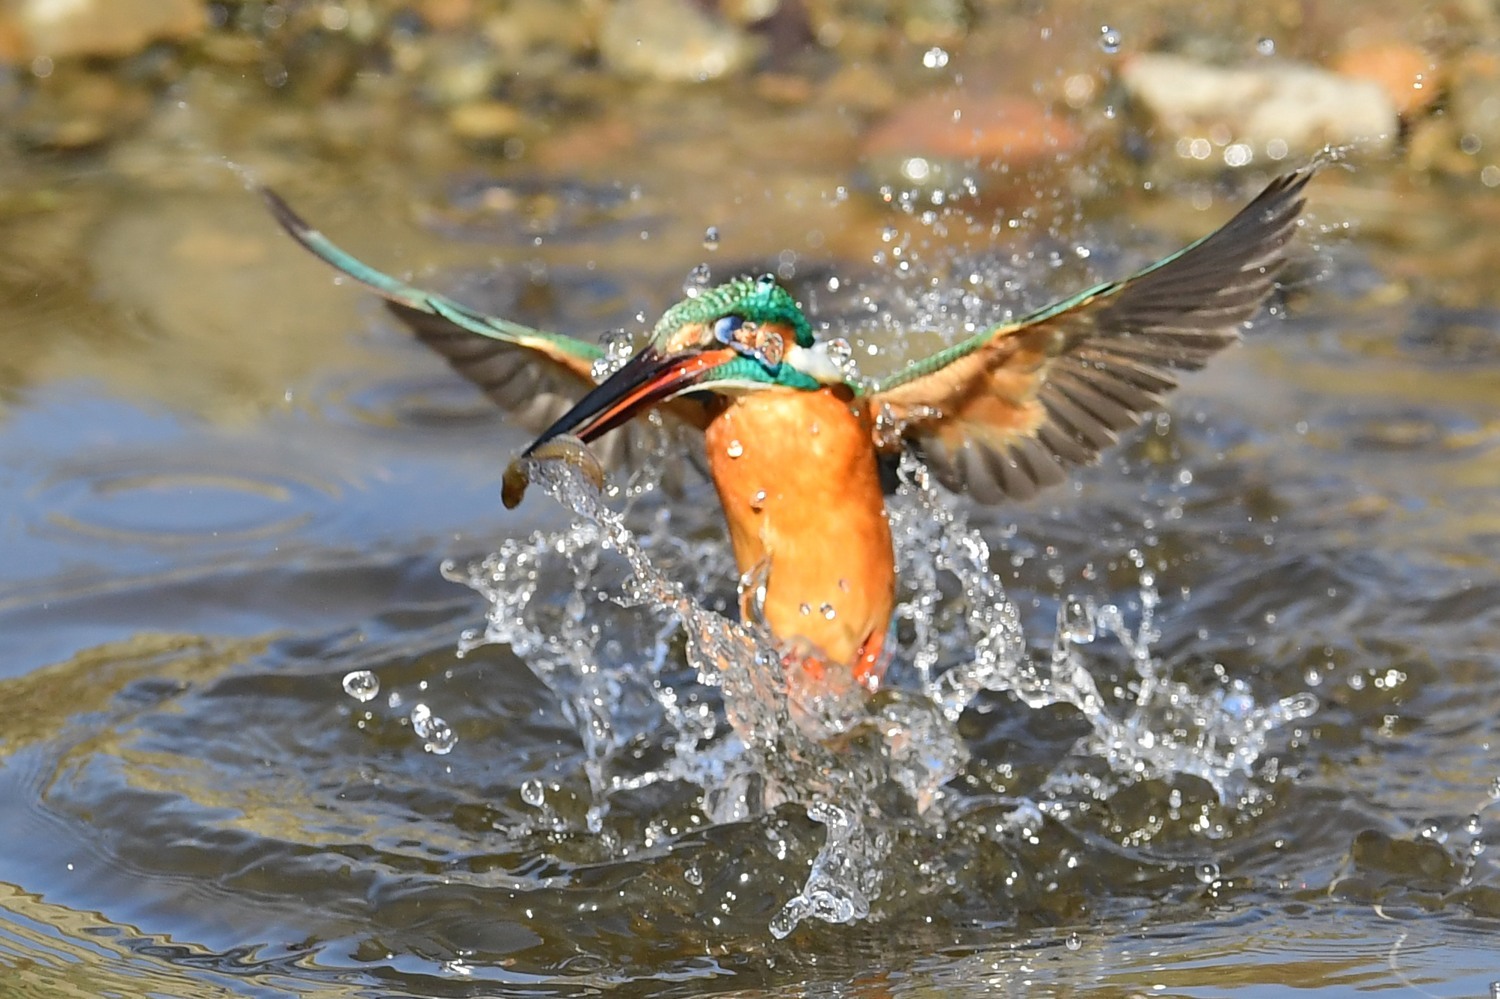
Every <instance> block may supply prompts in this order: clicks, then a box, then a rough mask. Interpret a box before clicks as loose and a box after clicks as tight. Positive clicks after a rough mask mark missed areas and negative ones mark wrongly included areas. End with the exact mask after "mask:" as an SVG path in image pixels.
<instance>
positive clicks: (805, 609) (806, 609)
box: [797, 604, 812, 614]
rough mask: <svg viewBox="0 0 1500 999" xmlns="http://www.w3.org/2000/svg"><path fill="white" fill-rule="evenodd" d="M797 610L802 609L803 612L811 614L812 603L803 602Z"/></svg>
mask: <svg viewBox="0 0 1500 999" xmlns="http://www.w3.org/2000/svg"><path fill="white" fill-rule="evenodd" d="M797 610H799V611H801V612H802V613H803V614H811V613H812V604H801V605H799V606H798V608H797Z"/></svg>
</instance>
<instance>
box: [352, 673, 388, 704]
mask: <svg viewBox="0 0 1500 999" xmlns="http://www.w3.org/2000/svg"><path fill="white" fill-rule="evenodd" d="M344 693H346V694H348V695H349V696H350V697H352V698H354V699H355V700H356V701H359V702H360V703H364V702H365V701H373V700H374V699H375V696H376V695H377V694H379V693H380V678H379V677H377V676H376V675H375V674H374V673H371V672H370V671H369V670H367V669H357V670H355V671H354V672H353V673H345V674H344Z"/></svg>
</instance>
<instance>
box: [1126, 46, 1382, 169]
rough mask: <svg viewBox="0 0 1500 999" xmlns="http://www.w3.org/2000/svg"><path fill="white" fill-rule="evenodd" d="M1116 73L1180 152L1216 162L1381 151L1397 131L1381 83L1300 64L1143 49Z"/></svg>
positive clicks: (1238, 163)
mask: <svg viewBox="0 0 1500 999" xmlns="http://www.w3.org/2000/svg"><path fill="white" fill-rule="evenodd" d="M1121 79H1122V82H1123V83H1124V86H1125V88H1126V91H1127V92H1128V93H1129V95H1130V97H1131V98H1132V99H1133V100H1134V101H1135V102H1136V103H1137V104H1138V105H1139V106H1140V107H1142V108H1143V109H1144V110H1145V111H1146V112H1147V113H1148V114H1149V115H1150V116H1151V117H1152V118H1153V119H1154V120H1155V122H1156V124H1157V125H1158V126H1159V127H1160V128H1161V129H1162V130H1163V131H1164V132H1165V133H1166V134H1167V136H1168V137H1169V138H1171V139H1172V140H1174V141H1175V143H1176V148H1177V150H1178V153H1179V155H1180V156H1181V157H1182V158H1183V159H1187V160H1196V161H1201V162H1204V163H1205V164H1206V165H1211V166H1214V167H1215V168H1217V167H1221V166H1224V165H1228V166H1244V165H1247V164H1248V163H1250V162H1251V161H1253V160H1257V159H1261V158H1262V157H1264V156H1266V155H1270V157H1271V158H1272V159H1281V158H1284V157H1286V156H1288V155H1291V156H1294V157H1302V156H1307V155H1310V154H1311V153H1313V152H1315V151H1317V150H1318V149H1320V148H1322V147H1323V146H1325V145H1335V146H1343V145H1351V146H1356V147H1358V148H1359V149H1361V150H1363V151H1366V152H1383V151H1386V150H1389V149H1390V148H1392V147H1393V146H1394V145H1395V142H1396V139H1397V135H1398V132H1399V130H1400V122H1399V121H1398V120H1397V114H1396V105H1395V103H1394V102H1393V101H1392V100H1391V98H1390V96H1389V95H1388V94H1387V93H1386V92H1385V89H1384V88H1383V87H1382V86H1381V85H1380V84H1379V83H1375V82H1373V81H1371V80H1359V79H1350V78H1348V77H1344V76H1340V75H1339V74H1337V73H1333V72H1330V71H1328V70H1325V69H1320V68H1318V67H1315V66H1311V65H1307V64H1305V63H1297V62H1290V61H1285V62H1270V63H1263V64H1257V65H1256V66H1253V67H1245V68H1231V69H1226V68H1221V67H1216V66H1209V65H1206V64H1204V63H1200V62H1196V61H1194V60H1191V59H1186V58H1183V57H1181V56H1175V55H1160V54H1145V55H1139V56H1135V57H1134V58H1132V59H1130V60H1129V61H1128V62H1126V64H1125V65H1124V67H1123V70H1122V73H1121Z"/></svg>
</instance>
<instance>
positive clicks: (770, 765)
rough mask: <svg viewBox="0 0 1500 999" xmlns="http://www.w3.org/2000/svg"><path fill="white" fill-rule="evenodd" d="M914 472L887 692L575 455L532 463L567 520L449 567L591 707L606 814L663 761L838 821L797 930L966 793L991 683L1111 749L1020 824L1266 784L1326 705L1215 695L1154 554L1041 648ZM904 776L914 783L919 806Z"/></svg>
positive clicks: (563, 688) (862, 897)
mask: <svg viewBox="0 0 1500 999" xmlns="http://www.w3.org/2000/svg"><path fill="white" fill-rule="evenodd" d="M901 473H902V485H901V487H900V490H899V492H898V493H897V495H896V496H894V497H893V498H892V501H891V503H890V516H891V524H892V530H893V534H894V536H895V539H896V545H897V551H898V560H899V570H900V578H901V581H902V590H901V592H900V594H899V597H900V601H899V605H898V608H897V618H898V624H899V627H898V629H897V634H898V635H900V636H903V637H902V638H901V639H900V640H898V641H897V643H896V645H897V647H896V657H897V666H896V668H894V669H893V671H892V674H891V676H892V678H893V680H894V683H893V686H892V689H888V690H886V691H883V692H882V694H881V695H879V696H877V697H876V698H874V699H870V698H868V697H867V696H865V695H864V693H863V692H862V691H860V690H857V689H855V688H854V686H853V685H852V684H851V685H850V687H849V688H848V689H845V690H839V689H833V690H830V689H827V688H826V687H819V688H816V689H813V688H811V687H809V686H806V685H803V684H800V683H799V682H798V678H797V670H796V668H795V666H792V668H790V669H789V668H788V666H787V664H786V662H785V661H784V657H783V653H782V650H781V649H779V648H778V647H777V644H776V642H775V640H774V639H773V638H772V636H771V635H770V633H769V632H768V631H767V630H766V629H765V628H764V626H763V625H762V624H761V623H760V622H759V621H758V620H757V618H756V615H755V613H754V607H755V600H754V593H755V591H756V590H757V588H760V587H763V586H764V583H765V578H764V575H763V571H758V572H752V573H750V574H748V576H747V578H745V579H743V580H741V588H742V591H745V590H748V591H749V593H750V596H751V599H750V600H748V601H747V603H748V605H749V606H750V608H751V612H750V613H749V615H748V620H745V621H735V620H731V619H729V618H728V617H726V616H724V615H722V614H720V613H718V612H716V611H715V610H713V609H711V608H710V607H708V606H705V604H704V603H703V602H702V601H700V600H698V599H695V597H694V596H693V594H701V593H705V592H712V590H713V588H714V587H715V585H716V584H717V583H718V582H719V581H722V580H723V579H724V578H726V577H727V576H728V575H729V574H730V573H732V572H733V568H732V562H731V560H730V557H729V554H728V552H727V550H725V549H724V547H723V545H722V543H719V542H701V541H700V542H692V541H688V540H684V539H682V538H680V537H677V536H675V535H674V534H673V533H672V532H671V531H670V530H669V529H668V528H669V524H668V521H667V519H666V517H665V515H663V516H662V517H659V518H658V519H657V520H656V521H655V522H654V524H653V525H652V526H651V527H649V528H648V529H646V530H644V531H642V532H641V533H639V534H638V533H637V532H636V531H632V530H631V529H630V528H629V527H628V526H627V524H626V520H627V514H625V513H620V512H616V511H614V510H612V509H610V507H609V506H607V505H606V504H605V502H604V499H603V497H602V496H601V495H600V493H599V491H598V490H597V489H595V488H594V487H593V485H592V484H590V483H589V482H588V481H586V480H585V479H584V478H583V477H582V476H580V475H578V474H577V473H576V471H575V470H574V469H572V468H571V467H569V466H566V465H564V464H562V463H547V464H538V465H536V466H534V467H533V468H532V470H531V474H532V479H533V482H534V484H536V485H539V486H541V487H542V488H543V489H545V490H546V491H547V492H548V493H549V494H550V495H552V496H553V497H555V498H556V499H557V500H558V501H559V502H561V503H562V504H563V505H564V506H566V507H567V508H568V509H570V510H572V511H573V512H574V514H575V519H574V522H573V523H572V524H571V525H570V526H569V527H568V528H566V529H565V530H562V531H560V532H539V533H536V534H533V535H532V536H530V537H529V538H525V539H519V540H513V541H509V542H507V543H506V544H505V545H504V546H502V548H501V550H500V551H498V552H496V553H495V554H493V555H491V556H490V557H488V558H486V559H484V560H483V561H482V562H479V563H476V564H474V565H471V566H467V567H463V568H460V567H454V566H449V567H447V569H446V571H447V572H448V574H449V575H450V576H451V577H452V578H454V579H456V580H458V581H460V582H462V583H464V584H466V585H468V586H470V587H472V588H474V589H475V590H476V591H478V592H479V593H481V594H482V595H483V596H484V597H485V599H486V601H487V602H488V605H489V610H488V613H487V619H486V624H485V627H484V628H483V629H482V630H480V631H476V632H473V633H469V634H466V635H465V636H464V638H463V640H462V648H463V649H472V648H473V647H475V646H477V645H480V644H485V643H495V642H498V643H505V644H507V645H509V646H511V647H512V648H513V649H514V651H515V652H516V654H517V655H518V656H520V657H521V658H522V659H524V660H525V661H526V662H527V664H528V665H529V666H530V668H531V669H532V670H533V671H534V672H535V673H536V675H537V676H538V678H540V679H541V680H542V681H543V682H544V683H545V684H547V685H548V687H549V688H550V689H551V690H552V691H553V692H554V693H555V694H556V695H557V697H558V700H559V703H560V705H561V708H562V711H563V712H564V713H565V715H566V716H567V718H568V719H569V720H570V721H571V723H572V724H573V725H574V726H576V728H577V730H578V733H579V736H580V738H581V740H582V743H583V746H584V750H585V764H584V767H585V771H586V773H587V778H588V782H589V787H590V789H591V792H592V805H591V807H590V809H589V811H588V816H587V823H588V826H589V828H590V829H591V830H592V831H595V832H597V831H598V830H599V829H601V828H602V822H603V818H604V816H605V815H606V814H607V811H608V808H609V802H610V798H611V796H612V795H613V794H616V793H618V792H620V791H622V790H627V789H632V788H637V787H640V786H643V785H645V784H650V783H655V782H659V781H685V782H689V783H691V784H693V785H695V786H696V787H698V788H700V789H701V799H702V804H701V807H702V811H703V814H704V816H705V818H707V820H708V821H710V822H715V823H719V822H732V821H742V820H744V819H747V818H751V817H754V816H756V815H760V814H763V813H765V812H766V811H767V810H769V809H772V808H776V807H778V806H782V805H786V804H791V805H794V806H796V807H798V808H800V809H802V810H803V811H804V812H805V814H806V815H807V816H808V818H810V819H811V820H813V821H814V822H816V823H818V824H819V825H820V826H821V827H822V830H823V837H824V841H823V843H822V845H821V847H820V848H819V849H818V851H817V854H816V856H815V857H814V859H813V862H812V866H811V869H810V871H809V873H808V876H807V879H806V881H805V883H804V884H803V886H802V889H801V891H800V892H798V893H797V894H796V895H795V896H794V897H792V898H791V899H789V900H787V901H786V903H785V904H784V906H783V907H782V909H781V910H780V911H779V912H778V913H777V914H776V916H775V917H774V918H773V919H772V921H771V924H770V930H771V932H772V933H773V935H775V936H778V937H781V936H785V935H786V934H789V933H791V932H792V931H793V929H795V928H796V926H797V925H798V924H799V923H800V922H801V921H803V920H806V919H818V920H825V921H828V922H835V923H846V922H851V921H854V920H859V919H862V918H865V917H867V916H868V915H869V914H870V912H871V904H872V903H873V902H874V901H876V900H877V899H878V898H879V897H880V890H881V880H882V875H881V872H882V869H883V862H884V861H885V860H886V859H887V858H888V856H889V853H890V849H891V846H890V838H891V830H892V829H895V828H898V827H900V826H903V825H907V826H909V825H910V824H911V823H912V822H916V823H919V824H920V823H923V822H925V823H928V824H930V825H932V826H933V827H934V828H938V827H940V826H941V823H942V822H943V821H944V816H945V815H946V814H947V813H948V812H949V811H951V809H949V808H947V807H945V806H946V805H948V804H956V803H955V802H954V798H955V796H956V795H957V792H956V791H955V790H954V789H952V788H950V787H948V786H947V785H948V784H949V782H950V781H951V780H952V778H953V777H954V776H955V775H956V774H957V773H959V771H960V770H961V768H962V767H963V766H964V765H965V763H966V762H967V760H968V751H967V749H966V747H965V745H964V742H963V739H962V738H961V737H960V735H959V733H958V729H957V721H958V718H959V716H960V715H961V714H962V713H963V711H964V710H965V708H966V707H968V706H969V705H970V704H971V703H972V702H973V701H974V699H975V698H976V697H977V696H978V695H979V694H980V693H981V692H983V691H993V692H1001V693H1004V694H1009V695H1010V696H1013V697H1015V698H1017V699H1019V700H1020V701H1022V702H1024V703H1025V704H1027V705H1029V706H1032V707H1036V708H1040V707H1045V706H1048V705H1055V704H1066V705H1071V706H1072V707H1074V708H1075V709H1076V710H1077V711H1078V712H1079V713H1080V714H1081V715H1082V717H1083V718H1084V719H1086V720H1087V722H1088V724H1089V732H1088V734H1087V735H1085V736H1084V737H1083V739H1081V740H1080V742H1079V744H1078V745H1077V746H1076V747H1075V748H1074V753H1073V756H1074V757H1085V758H1094V759H1102V760H1103V761H1105V762H1106V763H1107V764H1108V774H1109V776H1108V777H1106V778H1102V779H1101V778H1100V777H1099V776H1098V775H1097V773H1095V772H1091V773H1090V774H1089V775H1088V776H1087V778H1086V779H1084V778H1082V777H1081V775H1080V774H1079V773H1077V772H1074V771H1072V770H1069V769H1067V768H1061V769H1060V770H1059V771H1058V772H1057V773H1055V774H1053V775H1052V777H1051V778H1050V779H1049V780H1048V781H1047V782H1046V784H1045V785H1044V787H1043V788H1042V789H1041V791H1040V792H1038V794H1037V798H1036V800H1022V801H1019V802H1016V803H1015V809H1014V817H1015V820H1016V821H1017V822H1025V821H1028V820H1031V821H1034V820H1035V819H1036V818H1037V817H1038V808H1039V806H1040V807H1046V808H1047V810H1048V811H1049V812H1051V813H1052V814H1054V815H1057V814H1065V810H1066V809H1065V805H1066V803H1067V802H1068V801H1070V800H1076V799H1077V798H1078V796H1080V795H1084V796H1090V797H1095V798H1102V797H1104V796H1106V795H1107V794H1109V793H1111V792H1112V791H1113V790H1114V789H1115V788H1117V787H1118V786H1121V785H1123V784H1125V783H1129V782H1132V781H1138V780H1143V779H1149V778H1163V777H1171V776H1173V775H1184V774H1188V775H1192V776H1195V777H1198V778H1201V779H1202V780H1204V781H1206V782H1208V784H1209V785H1211V786H1212V787H1213V788H1214V790H1215V791H1216V792H1217V793H1218V795H1219V797H1220V799H1221V800H1225V801H1229V800H1232V799H1235V798H1237V797H1238V796H1239V795H1241V794H1243V793H1245V790H1246V788H1247V787H1249V786H1250V784H1251V781H1252V777H1253V773H1254V767H1255V765H1256V762H1257V760H1258V759H1259V758H1260V756H1261V755H1262V753H1263V752H1264V750H1265V747H1266V742H1267V739H1268V737H1269V735H1270V733H1271V732H1272V730H1273V729H1274V728H1276V727H1277V726H1278V725H1282V724H1285V723H1287V722H1289V721H1292V720H1295V719H1299V718H1304V717H1307V716H1308V715H1309V714H1311V713H1312V711H1313V709H1314V707H1315V702H1314V700H1313V699H1312V698H1311V697H1310V696H1307V695H1303V696H1298V697H1291V698H1286V699H1284V700H1281V701H1278V702H1275V703H1273V704H1270V705H1261V704H1258V703H1257V702H1256V701H1255V700H1254V699H1253V697H1252V696H1251V694H1250V692H1249V691H1248V690H1247V689H1246V688H1245V686H1244V685H1243V684H1239V683H1229V684H1227V685H1225V686H1224V687H1223V688H1222V689H1217V690H1213V691H1210V692H1209V693H1207V694H1204V693H1201V692H1198V691H1195V690H1193V689H1191V688H1189V687H1188V686H1187V685H1185V684H1183V683H1179V682H1175V681H1173V680H1172V679H1171V678H1170V677H1168V676H1164V675H1162V667H1161V665H1160V664H1159V663H1158V662H1157V660H1156V659H1155V658H1154V657H1153V655H1152V653H1151V642H1152V640H1153V638H1154V637H1155V634H1156V632H1155V613H1156V606H1157V597H1156V591H1155V588H1154V580H1153V579H1152V578H1151V576H1150V574H1149V573H1146V572H1144V571H1143V572H1142V584H1141V613H1140V620H1139V621H1138V623H1137V624H1136V626H1135V627H1134V628H1133V629H1132V628H1130V627H1129V626H1128V625H1127V623H1126V620H1125V615H1124V613H1123V612H1121V610H1120V609H1119V608H1117V607H1115V606H1114V605H1104V606H1098V607H1096V606H1095V605H1094V603H1093V602H1092V601H1091V600H1089V599H1087V598H1083V599H1075V598H1070V599H1068V600H1065V601H1064V602H1063V604H1062V607H1061V609H1060V610H1059V613H1058V623H1057V630H1056V634H1055V635H1054V636H1053V637H1052V641H1051V643H1050V648H1049V649H1047V650H1045V651H1043V652H1041V653H1038V652H1037V651H1036V650H1034V649H1032V648H1030V647H1029V646H1028V644H1027V642H1026V640H1025V637H1024V636H1023V634H1022V629H1021V624H1020V619H1019V615H1018V613H1017V611H1016V608H1015V606H1014V605H1013V604H1012V603H1011V602H1010V601H1009V600H1008V599H1007V598H1006V596H1005V593H1004V591H1003V588H1002V586H1001V583H1000V580H999V578H998V577H997V576H996V575H995V574H994V573H993V572H992V571H991V569H990V565H989V563H990V550H989V546H988V545H987V543H986V542H985V540H984V539H983V537H982V536H981V535H980V534H979V532H978V531H977V530H976V529H974V528H973V527H971V526H969V525H968V524H967V522H966V521H965V518H964V515H963V513H962V511H961V509H960V508H959V505H958V504H957V503H956V502H955V501H954V500H952V498H950V497H948V496H947V495H946V494H944V493H942V492H940V491H939V490H937V489H935V488H934V487H933V486H932V485H931V484H930V483H929V482H928V481H927V478H926V475H925V472H924V470H923V469H922V468H921V466H920V465H918V464H916V463H915V462H913V463H909V464H907V465H904V466H903V467H902V469H901ZM648 553H649V554H648ZM560 580H565V581H566V582H565V583H560V582H559V581H560ZM559 586H562V588H563V589H564V591H565V592H564V593H563V594H562V595H561V596H559V594H558V592H557V591H558V589H559ZM945 593H946V594H949V595H948V596H944V594H945ZM953 594H957V596H956V597H955V596H953ZM606 614H607V615H620V616H622V620H628V621H633V622H635V626H636V631H635V632H634V637H635V638H636V639H638V640H634V641H624V642H622V641H614V642H611V643H603V642H601V635H603V634H605V633H609V634H611V635H614V636H618V635H620V634H621V627H620V625H619V622H617V621H615V620H614V619H613V617H611V618H610V620H609V621H608V622H607V623H606V622H605V621H604V620H603V617H604V615H606ZM1106 635H1107V636H1111V637H1113V638H1114V639H1115V640H1117V641H1118V642H1119V644H1120V647H1121V648H1123V649H1124V650H1125V653H1126V655H1127V656H1128V657H1129V664H1130V668H1131V670H1132V671H1133V674H1134V682H1133V683H1131V684H1129V685H1128V689H1129V695H1128V696H1125V697H1123V698H1122V697H1120V696H1112V697H1106V696H1105V695H1104V694H1102V693H1101V692H1100V690H1099V689H1098V687H1097V686H1096V684H1095V681H1094V678H1093V676H1092V674H1091V673H1090V672H1089V670H1088V669H1087V668H1086V666H1085V664H1084V661H1083V659H1082V657H1081V656H1080V654H1079V650H1080V647H1082V646H1087V645H1089V644H1091V643H1093V642H1095V641H1096V640H1097V639H1098V638H1099V637H1100V636H1106ZM679 637H680V638H681V639H683V644H684V645H685V649H686V659H687V665H688V666H690V667H691V669H692V671H693V672H694V673H695V674H696V681H697V685H699V689H698V690H693V689H689V688H691V687H692V686H693V685H692V684H691V682H690V681H687V680H685V679H684V677H683V675H682V674H681V673H677V674H675V675H676V677H677V682H675V683H673V682H669V680H668V674H670V673H672V671H673V670H680V669H681V665H682V664H681V662H680V661H677V660H676V658H675V654H674V652H673V650H674V649H675V648H676V647H677V646H676V639H678V638H679ZM606 646H607V647H606ZM704 688H710V689H713V690H716V691H717V693H718V695H719V697H718V700H719V701H720V702H721V704H719V705H715V704H714V703H713V701H712V699H707V698H703V697H700V696H697V694H699V693H701V692H702V690H703V689H704ZM641 733H654V736H653V737H655V738H658V739H659V740H660V741H661V742H662V743H663V744H664V745H667V746H669V747H670V748H671V750H672V754H671V756H670V757H669V758H668V760H667V762H666V763H665V764H662V765H659V766H657V767H655V768H654V769H651V770H649V771H646V772H641V771H639V770H638V769H637V770H632V769H631V766H630V764H629V763H628V762H627V761H622V760H621V759H620V756H621V753H620V751H621V749H622V748H623V747H624V746H625V745H626V744H627V743H628V742H630V740H631V739H633V738H635V737H636V736H638V735H639V734H641ZM1094 770H1095V771H1097V768H1094ZM892 788H896V789H899V794H897V795H895V796H894V799H895V800H896V801H897V802H898V805H897V806H894V809H898V810H899V812H900V814H898V813H897V811H896V810H893V806H892V804H891V802H892V800H893V795H891V794H890V793H889V791H890V789H892Z"/></svg>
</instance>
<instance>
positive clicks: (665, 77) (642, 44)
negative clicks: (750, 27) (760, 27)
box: [599, 0, 755, 83]
mask: <svg viewBox="0 0 1500 999" xmlns="http://www.w3.org/2000/svg"><path fill="white" fill-rule="evenodd" d="M599 54H600V56H601V57H602V58H603V60H604V63H605V65H606V66H608V67H609V68H610V69H612V70H614V71H615V72H617V73H620V74H622V75H624V76H631V77H636V78H640V79H649V80H660V81H664V82H670V83H689V82H695V81H701V80H714V79H718V78H719V77H723V76H729V75H732V74H734V73H738V72H740V71H741V70H743V69H745V68H746V67H747V66H748V65H749V64H750V61H751V59H752V57H753V56H754V54H755V46H754V45H753V44H752V42H751V40H750V38H749V36H747V35H745V34H744V33H743V32H741V31H739V30H737V29H735V28H734V27H732V26H731V25H729V24H726V23H724V22H723V21H720V20H717V19H715V18H713V17H711V16H710V15H708V14H707V13H705V12H704V11H703V9H702V8H701V7H699V6H698V5H697V4H695V3H692V2H690V0H619V2H617V3H613V4H611V5H610V6H609V8H608V10H607V12H606V13H605V15H604V22H603V24H602V25H601V26H600V31H599Z"/></svg>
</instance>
